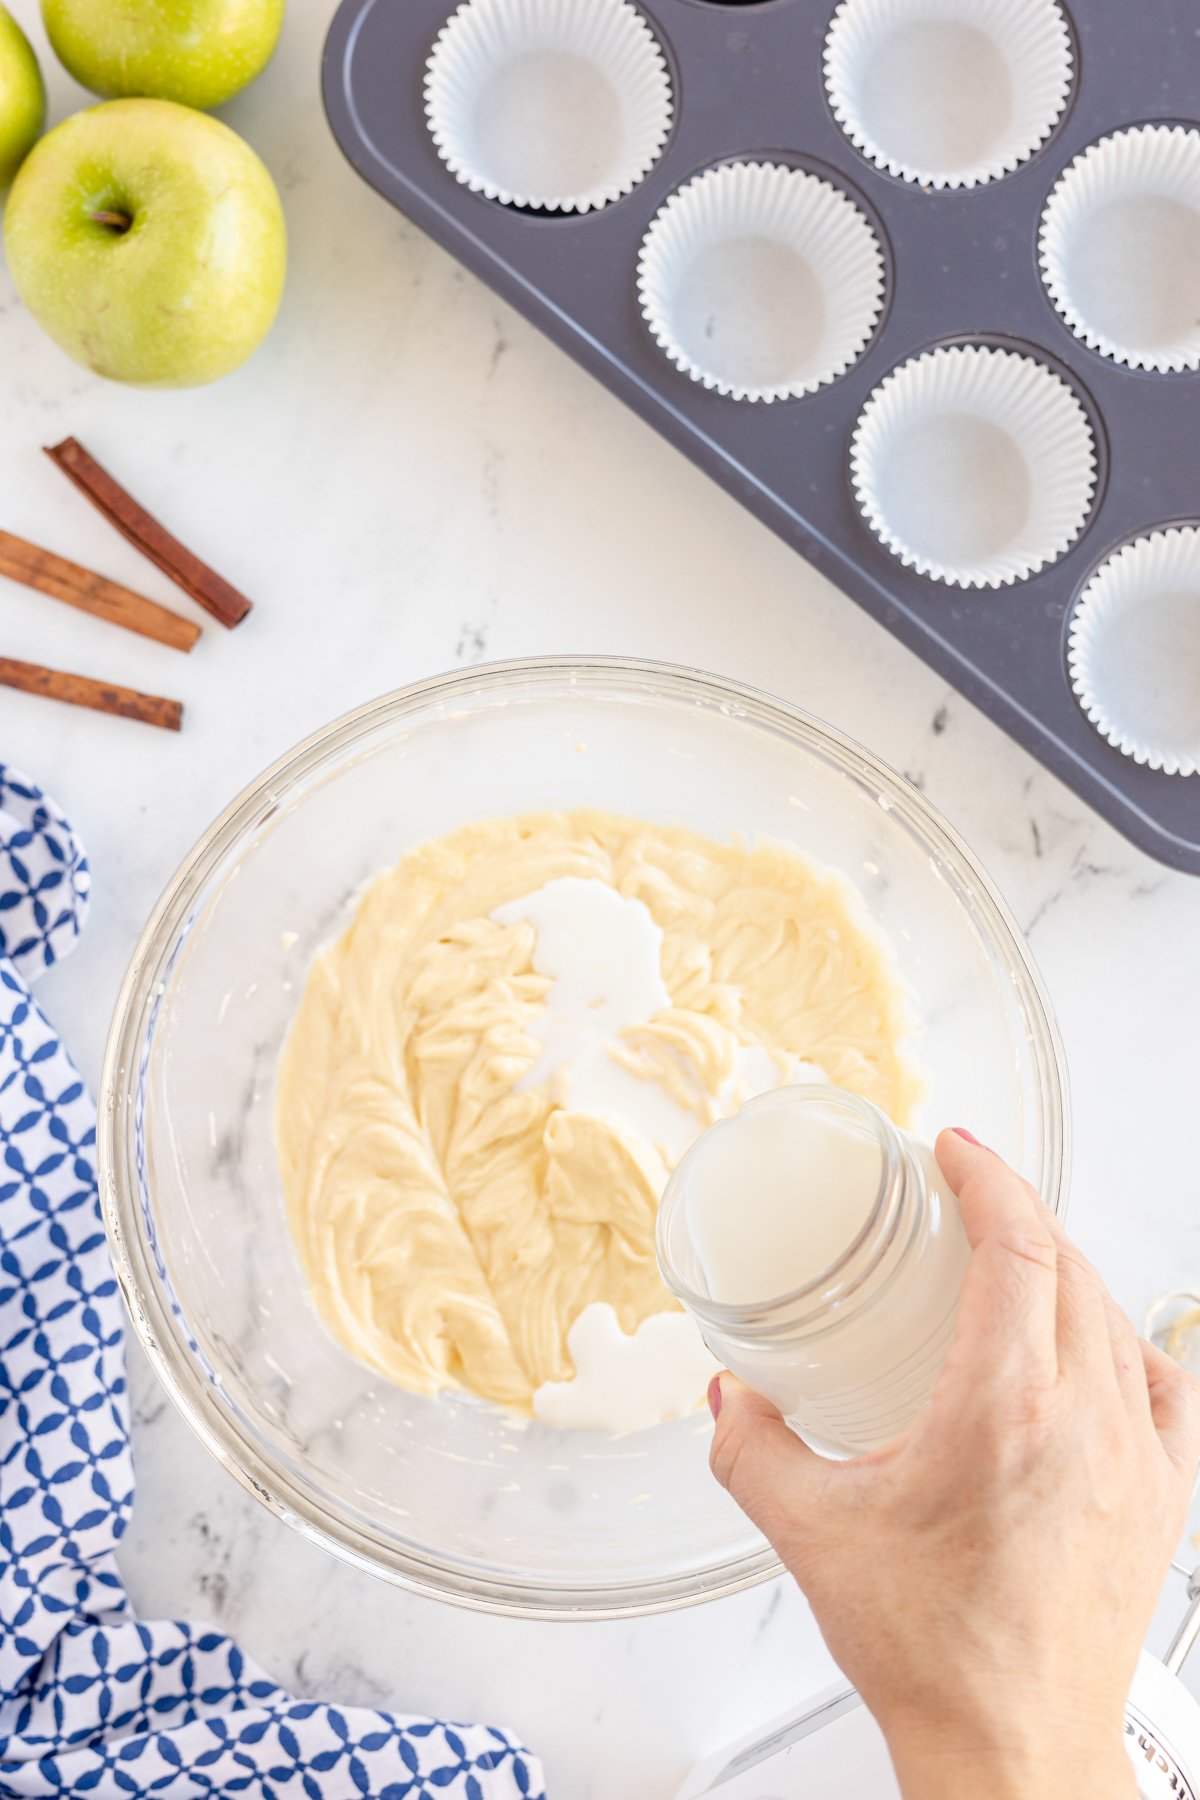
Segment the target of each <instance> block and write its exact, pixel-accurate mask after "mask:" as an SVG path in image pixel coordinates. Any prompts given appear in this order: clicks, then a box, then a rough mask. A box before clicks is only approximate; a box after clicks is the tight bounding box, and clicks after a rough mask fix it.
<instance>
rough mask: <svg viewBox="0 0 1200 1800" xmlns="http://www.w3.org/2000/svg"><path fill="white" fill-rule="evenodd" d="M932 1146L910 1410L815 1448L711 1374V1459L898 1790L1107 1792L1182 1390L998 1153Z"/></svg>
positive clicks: (1198, 1445) (1189, 1402)
mask: <svg viewBox="0 0 1200 1800" xmlns="http://www.w3.org/2000/svg"><path fill="white" fill-rule="evenodd" d="M937 1156H938V1161H939V1162H940V1164H941V1167H942V1171H943V1173H944V1174H945V1176H946V1179H947V1180H948V1182H949V1183H950V1186H951V1187H952V1188H953V1189H954V1190H955V1192H956V1193H957V1195H958V1199H959V1206H960V1208H961V1211H962V1217H963V1223H964V1225H965V1227H966V1231H967V1235H968V1238H969V1239H970V1242H971V1246H972V1256H971V1262H970V1266H969V1268H968V1272H967V1277H966V1282H965V1285H964V1288H963V1295H962V1301H961V1305H960V1308H959V1315H958V1324H957V1328H956V1331H955V1336H954V1342H953V1345H952V1347H951V1350H950V1354H949V1356H948V1357H947V1360H946V1363H945V1366H944V1368H943V1371H942V1374H941V1377H940V1379H939V1382H938V1386H937V1390H936V1392H935V1394H934V1396H933V1399H932V1401H931V1402H930V1404H929V1406H928V1407H927V1408H926V1409H925V1410H924V1411H923V1412H922V1413H921V1414H920V1416H919V1417H918V1419H917V1420H916V1422H915V1423H914V1424H913V1426H912V1427H911V1429H910V1430H909V1432H908V1433H907V1434H906V1435H905V1436H904V1437H903V1438H901V1439H899V1440H897V1441H896V1442H895V1443H894V1444H891V1445H889V1446H887V1447H886V1448H885V1449H883V1450H880V1451H877V1452H875V1453H873V1454H872V1455H870V1456H864V1457H860V1458H858V1459H857V1460H855V1461H853V1462H846V1463H835V1462H829V1461H826V1460H824V1459H823V1458H821V1457H819V1456H817V1455H816V1454H815V1453H814V1452H813V1451H811V1450H809V1449H808V1448H807V1446H806V1445H804V1444H802V1443H801V1441H800V1439H799V1438H797V1437H796V1436H795V1435H794V1434H793V1432H792V1431H790V1430H789V1428H788V1427H787V1426H786V1425H785V1424H784V1423H783V1421H782V1419H781V1418H780V1416H779V1414H778V1412H776V1410H775V1408H774V1407H772V1406H770V1405H769V1404H768V1403H767V1402H766V1401H764V1400H762V1399H760V1398H759V1397H758V1396H757V1395H756V1394H753V1393H752V1392H751V1391H750V1389H749V1388H747V1387H745V1386H743V1385H742V1383H741V1382H739V1381H737V1380H735V1378H734V1377H733V1376H732V1375H727V1374H726V1375H722V1376H721V1377H720V1384H719V1399H718V1396H717V1394H716V1393H712V1394H711V1396H710V1397H711V1400H712V1402H713V1404H714V1408H715V1410H716V1411H717V1425H716V1432H715V1435H714V1439H713V1448H712V1466H713V1472H714V1474H715V1475H716V1476H717V1479H718V1480H719V1481H720V1482H722V1483H723V1484H724V1486H725V1487H727V1488H728V1489H729V1491H730V1493H731V1494H732V1495H733V1497H734V1499H735V1500H737V1501H738V1503H739V1504H740V1505H741V1506H742V1507H743V1508H744V1509H745V1511H746V1512H747V1513H748V1514H749V1515H750V1517H751V1518H752V1519H753V1520H754V1522H755V1524H756V1525H758V1526H759V1528H760V1529H761V1530H762V1531H763V1532H764V1533H765V1534H766V1536H767V1537H768V1538H770V1540H771V1542H772V1543H773V1544H774V1546H775V1548H776V1549H777V1550H778V1552H779V1554H780V1556H781V1557H782V1558H783V1560H784V1562H785V1563H786V1564H787V1566H788V1568H789V1569H790V1570H791V1571H792V1573H793V1574H794V1575H795V1577H796V1579H797V1581H798V1582H799V1583H800V1586H801V1587H802V1588H803V1589H804V1592H805V1594H806V1595H807V1596H808V1599H809V1601H810V1603H811V1605H812V1608H813V1611H814V1613H815V1614H816V1617H817V1622H818V1624H819V1625H820V1627H821V1630H822V1632H823V1633H824V1635H825V1639H826V1641H827V1643H828V1644H829V1648H830V1649H831V1651H832V1652H833V1654H834V1656H835V1657H836V1658H837V1661H838V1663H839V1665H840V1666H841V1668H842V1669H843V1670H844V1671H845V1673H846V1674H847V1675H848V1676H849V1677H850V1679H851V1680H852V1681H853V1682H854V1683H855V1685H856V1686H857V1687H858V1689H859V1692H860V1693H861V1694H862V1696H863V1699H864V1700H865V1701H866V1703H867V1705H868V1706H869V1707H870V1708H871V1711H872V1712H873V1713H874V1715H875V1717H876V1719H877V1720H878V1722H879V1724H880V1725H881V1727H882V1728H883V1731H884V1733H885V1735H886V1737H887V1740H888V1746H889V1749H890V1750H891V1753H892V1758H893V1761H894V1763H895V1766H896V1772H897V1775H898V1777H899V1780H900V1785H901V1788H902V1790H903V1792H904V1794H905V1796H906V1797H907V1800H935V1797H937V1796H941V1795H946V1796H950V1795H952V1794H953V1795H956V1796H961V1795H963V1794H967V1793H971V1794H975V1793H979V1794H983V1793H986V1794H987V1796H988V1800H1008V1797H1009V1796H1010V1795H1011V1796H1014V1800H1015V1797H1016V1796H1020V1800H1051V1796H1053V1800H1061V1796H1062V1795H1064V1794H1067V1793H1073V1794H1074V1793H1078V1794H1089V1795H1092V1796H1096V1797H1097V1800H1099V1797H1101V1796H1103V1800H1108V1796H1110V1795H1111V1796H1114V1797H1121V1800H1124V1797H1125V1796H1133V1795H1134V1794H1136V1787H1135V1783H1134V1778H1133V1771H1132V1764H1131V1763H1130V1761H1129V1759H1128V1757H1127V1755H1126V1753H1125V1750H1124V1747H1123V1741H1122V1740H1123V1718H1124V1706H1125V1700H1126V1698H1127V1696H1128V1693H1129V1687H1130V1684H1131V1682H1132V1679H1133V1674H1134V1669H1135V1665H1136V1663H1137V1657H1138V1651H1139V1649H1140V1647H1141V1644H1142V1641H1143V1639H1144V1637H1145V1634H1146V1631H1147V1629H1148V1627H1149V1624H1150V1620H1151V1618H1152V1616H1153V1613H1154V1608H1155V1604H1156V1602H1157V1599H1158V1595H1159V1592H1160V1589H1161V1586H1162V1582H1163V1579H1164V1577H1165V1574H1166V1571H1167V1567H1168V1564H1169V1562H1170V1559H1171V1555H1172V1553H1173V1550H1174V1548H1175V1545H1176V1543H1177V1542H1178V1539H1179V1535H1180V1533H1181V1531H1182V1529H1183V1525H1184V1520H1185V1517H1186V1513H1187V1508H1188V1501H1189V1498H1190V1495H1191V1490H1192V1482H1193V1478H1194V1476H1195V1472H1196V1464H1197V1458H1198V1457H1200V1386H1198V1385H1197V1384H1196V1383H1195V1382H1194V1381H1193V1380H1192V1379H1191V1377H1190V1376H1188V1375H1187V1374H1185V1373H1184V1371H1183V1370H1182V1369H1180V1368H1179V1367H1178V1366H1177V1365H1176V1364H1175V1363H1173V1362H1172V1361H1171V1360H1170V1359H1169V1358H1168V1357H1166V1356H1164V1355H1162V1354H1161V1352H1159V1351H1157V1350H1155V1349H1154V1348H1153V1347H1152V1346H1151V1345H1149V1344H1146V1343H1141V1342H1139V1340H1138V1339H1137V1337H1136V1336H1135V1335H1134V1332H1133V1328H1132V1326H1131V1325H1130V1323H1129V1321H1128V1319H1126V1317H1125V1315H1124V1314H1123V1313H1122V1312H1120V1311H1119V1310H1118V1308H1117V1306H1116V1305H1115V1304H1114V1302H1113V1301H1112V1299H1111V1298H1110V1297H1109V1295H1108V1293H1107V1292H1106V1290H1105V1288H1104V1284H1103V1283H1102V1282H1101V1280H1100V1278H1099V1276H1098V1275H1097V1274H1096V1272H1095V1270H1094V1269H1093V1268H1092V1267H1091V1265H1090V1264H1089V1263H1087V1262H1086V1261H1085V1259H1084V1258H1083V1257H1082V1256H1081V1255H1080V1254H1079V1252H1078V1251H1077V1250H1076V1249H1075V1248H1074V1247H1073V1246H1072V1245H1071V1244H1070V1243H1069V1242H1068V1240H1067V1239H1066V1238H1065V1237H1064V1236H1063V1234H1062V1232H1061V1231H1060V1230H1059V1228H1058V1226H1057V1224H1056V1222H1055V1220H1054V1218H1053V1216H1052V1215H1051V1213H1050V1212H1049V1211H1048V1209H1047V1208H1046V1207H1045V1206H1043V1205H1042V1203H1041V1201H1040V1200H1039V1199H1038V1198H1037V1197H1036V1195H1035V1194H1034V1193H1033V1191H1032V1189H1030V1188H1029V1187H1028V1186H1027V1185H1026V1184H1025V1183H1024V1182H1023V1181H1021V1180H1020V1179H1019V1177H1018V1176H1016V1175H1014V1174H1013V1173H1012V1171H1011V1170H1010V1169H1008V1168H1007V1167H1006V1166H1005V1164H1004V1163H1002V1162H1001V1161H1000V1159H999V1158H998V1157H996V1156H994V1155H993V1154H992V1153H991V1152H990V1151H989V1150H985V1149H983V1148H982V1147H981V1146H979V1145H977V1144H976V1143H975V1141H974V1139H971V1138H968V1137H967V1136H966V1135H965V1134H962V1133H956V1132H949V1131H947V1132H943V1133H942V1135H941V1137H940V1138H939V1139H938V1143H937Z"/></svg>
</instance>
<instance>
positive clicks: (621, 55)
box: [425, 0, 674, 213]
mask: <svg viewBox="0 0 1200 1800" xmlns="http://www.w3.org/2000/svg"><path fill="white" fill-rule="evenodd" d="M673 112H674V101H673V97H672V93H671V81H670V76H669V75H668V72H667V64H666V59H665V57H664V56H663V52H662V50H661V48H660V46H659V43H658V40H657V39H656V38H655V36H654V34H653V32H652V31H651V29H650V27H649V25H648V24H647V23H646V21H645V19H644V18H643V17H642V15H641V13H640V12H638V10H637V8H636V7H634V6H632V5H631V4H630V0H570V3H569V4H565V3H564V0H465V4H463V5H461V6H459V8H458V9H457V11H456V12H454V13H453V14H452V16H451V17H450V18H449V19H448V20H447V22H446V24H445V25H444V26H443V27H442V29H441V31H440V32H439V33H438V36H437V40H436V42H435V44H434V47H433V52H432V54H431V56H430V57H429V60H428V62H427V64H426V69H425V117H426V121H427V124H428V127H429V131H430V134H431V136H432V138H433V141H434V143H435V145H436V146H437V151H438V154H439V156H440V157H441V158H442V161H443V162H444V163H445V164H446V166H447V168H449V169H450V170H451V172H452V173H453V174H454V175H455V176H456V177H457V179H458V180H459V181H461V182H463V183H464V185H465V186H467V187H468V188H470V189H471V190H472V191H473V192H475V193H479V194H483V195H485V196H486V198H488V199H489V200H498V201H500V202H502V203H503V204H504V205H508V206H520V207H532V208H535V209H541V210H553V211H558V212H573V213H582V212H588V211H590V210H591V209H593V208H595V207H601V206H606V205H608V204H609V203H610V202H611V201H613V200H619V199H620V198H621V196H622V195H624V194H628V193H630V192H632V190H633V189H634V188H635V187H636V186H637V185H638V183H639V182H640V181H642V180H644V179H645V177H646V175H647V174H648V173H649V171H650V170H651V168H652V167H653V166H654V164H655V162H656V161H657V159H658V157H659V155H660V154H661V152H662V148H663V145H664V144H665V143H666V141H667V137H668V135H669V133H670V130H671V123H672V118H673Z"/></svg>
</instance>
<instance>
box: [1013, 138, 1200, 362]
mask: <svg viewBox="0 0 1200 1800" xmlns="http://www.w3.org/2000/svg"><path fill="white" fill-rule="evenodd" d="M1155 201H1174V202H1175V203H1176V204H1178V205H1180V206H1182V207H1185V208H1186V209H1187V210H1188V211H1189V212H1191V213H1193V214H1195V216H1196V218H1197V220H1198V221H1200V131H1196V130H1195V129H1189V128H1188V127H1186V126H1183V125H1138V126H1134V127H1132V128H1131V129H1130V130H1128V131H1117V132H1114V133H1113V134H1112V135H1111V136H1110V137H1105V138H1101V139H1100V140H1099V142H1098V143H1095V144H1091V145H1089V146H1088V148H1087V149H1086V150H1084V151H1081V153H1080V154H1079V155H1078V156H1077V157H1076V158H1075V160H1074V162H1072V163H1070V164H1069V165H1068V166H1067V168H1066V169H1064V170H1063V172H1062V174H1061V175H1060V176H1059V178H1058V181H1057V182H1056V184H1055V186H1054V190H1053V192H1052V193H1051V195H1050V198H1049V200H1048V201H1047V202H1046V206H1045V209H1044V211H1043V213H1042V220H1041V226H1040V228H1039V231H1038V259H1039V261H1040V263H1041V267H1042V279H1043V280H1044V282H1045V284H1046V287H1047V290H1048V291H1049V294H1050V298H1051V299H1052V300H1053V302H1054V304H1055V306H1056V307H1057V309H1058V311H1059V313H1060V314H1061V315H1062V317H1063V319H1064V320H1065V321H1066V323H1067V324H1068V325H1069V326H1070V328H1071V330H1072V331H1073V332H1074V333H1075V335H1076V337H1079V338H1082V339H1083V341H1084V343H1085V344H1089V345H1090V346H1091V348H1092V349H1093V350H1099V351H1100V353H1101V355H1102V356H1109V357H1111V358H1112V359H1113V360H1114V361H1115V362H1121V363H1126V364H1127V365H1128V366H1129V367H1130V368H1132V369H1154V370H1157V371H1158V372H1159V373H1160V374H1179V373H1181V372H1183V371H1184V370H1193V369H1200V307H1198V306H1196V305H1195V304H1194V303H1193V304H1192V305H1191V306H1186V305H1185V306H1182V307H1181V313H1182V314H1183V315H1184V316H1183V317H1182V318H1181V321H1180V326H1179V328H1178V330H1177V331H1176V332H1175V333H1173V334H1172V335H1171V337H1170V340H1169V341H1166V342H1164V341H1161V339H1159V341H1153V340H1152V338H1151V337H1150V336H1149V335H1144V334H1145V333H1147V331H1148V322H1146V323H1143V325H1142V328H1141V330H1140V331H1139V330H1138V329H1137V328H1136V326H1135V328H1134V330H1133V332H1132V334H1131V333H1130V331H1129V330H1128V329H1125V330H1122V331H1121V332H1119V333H1115V332H1113V331H1111V330H1110V329H1106V327H1105V324H1104V323H1103V322H1102V320H1101V319H1099V318H1097V317H1096V316H1095V312H1094V310H1093V309H1094V308H1095V307H1096V304H1097V302H1096V298H1095V296H1086V295H1083V294H1080V292H1079V291H1078V288H1079V269H1078V262H1079V257H1080V249H1081V245H1086V244H1087V241H1088V236H1089V227H1094V229H1096V230H1101V229H1106V230H1108V231H1110V232H1111V231H1112V230H1113V229H1114V227H1113V224H1112V220H1111V211H1110V209H1112V208H1115V207H1118V206H1120V205H1121V203H1122V202H1125V203H1128V204H1130V205H1133V206H1138V205H1143V204H1146V203H1153V202H1155ZM1102 212H1110V218H1109V220H1108V221H1106V222H1104V221H1102V222H1101V223H1100V224H1096V221H1097V218H1098V215H1099V214H1101V213H1102ZM1198 228H1200V227H1198ZM1167 235H1168V233H1167V229H1166V227H1165V226H1164V229H1163V248H1164V253H1165V254H1166V255H1168V256H1169V254H1170V252H1169V248H1168V246H1167V243H1166V238H1167ZM1112 249H1113V252H1114V257H1115V260H1116V261H1123V262H1124V263H1125V266H1126V269H1127V270H1128V269H1129V268H1130V267H1132V268H1134V269H1135V270H1136V269H1138V268H1140V267H1143V266H1144V263H1145V249H1144V245H1140V244H1137V245H1131V246H1130V249H1129V253H1128V254H1127V255H1126V256H1125V257H1123V258H1122V257H1121V256H1120V251H1121V246H1120V244H1119V243H1114V244H1113V245H1112ZM1192 253H1193V260H1192V263H1191V265H1190V266H1189V267H1187V268H1186V269H1184V268H1181V269H1177V270H1175V271H1173V270H1172V269H1171V268H1170V267H1168V266H1166V264H1164V266H1163V267H1162V268H1161V269H1159V270H1157V271H1156V270H1153V269H1152V270H1151V271H1150V275H1151V279H1153V278H1154V276H1155V275H1157V278H1158V279H1157V284H1156V285H1157V286H1158V287H1159V289H1160V291H1165V292H1171V291H1179V292H1180V294H1181V297H1182V296H1183V295H1184V294H1186V292H1187V290H1189V289H1191V288H1193V287H1194V283H1195V262H1194V257H1195V243H1194V241H1193V245H1192ZM1193 301H1194V295H1193ZM1129 323H1132V322H1127V325H1128V324H1129Z"/></svg>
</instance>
